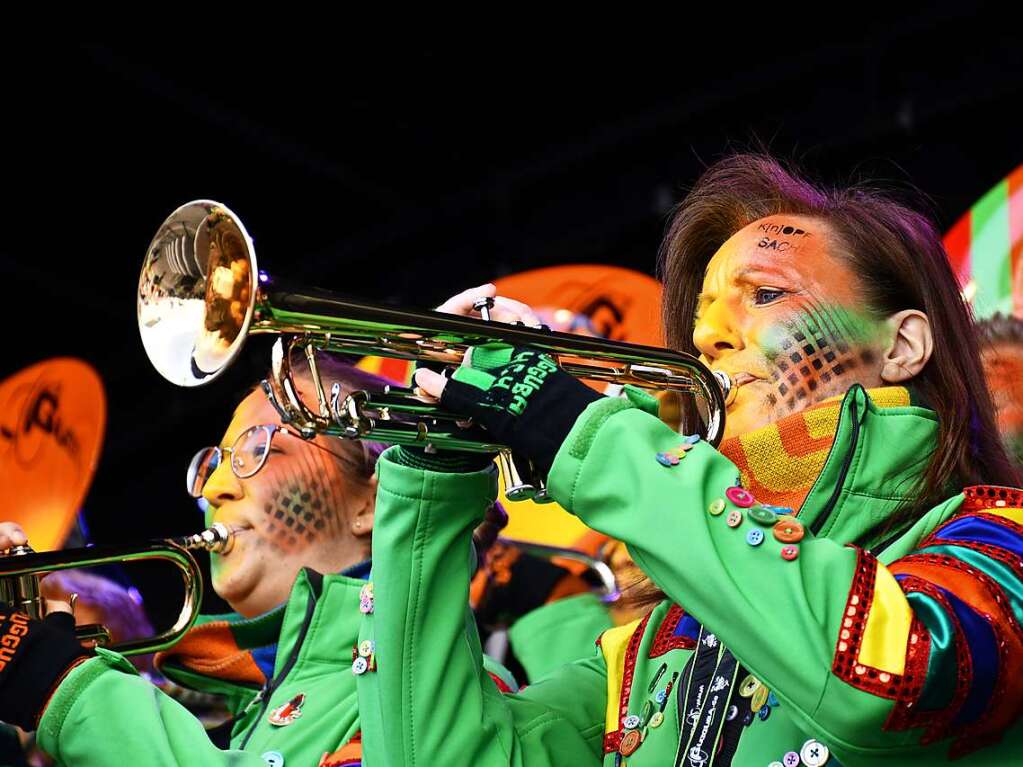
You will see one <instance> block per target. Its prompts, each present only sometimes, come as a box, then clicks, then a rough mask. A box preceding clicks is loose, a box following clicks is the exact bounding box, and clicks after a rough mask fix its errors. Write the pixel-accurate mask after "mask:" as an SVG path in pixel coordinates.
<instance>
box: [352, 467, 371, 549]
mask: <svg viewBox="0 0 1023 767" xmlns="http://www.w3.org/2000/svg"><path fill="white" fill-rule="evenodd" d="M376 505H377V475H376V474H374V475H373V476H372V477H370V478H369V480H368V481H367V482H366V483H365V485H364V486H363V489H362V492H360V493H359V500H358V508H357V509H355V510H354V511H353V513H352V514H351V516H350V517H349V518H348V531H349V532H350V533H351V534H352V536H353V537H354V538H358V539H359V540H361V541H365V543H366V545H367V546H368V545H369V541H370V539H371V537H372V535H373V512H374V510H375V509H376Z"/></svg>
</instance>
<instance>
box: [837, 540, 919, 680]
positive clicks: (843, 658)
mask: <svg viewBox="0 0 1023 767" xmlns="http://www.w3.org/2000/svg"><path fill="white" fill-rule="evenodd" d="M853 548H855V549H856V569H855V571H854V573H853V581H852V586H851V587H850V588H849V597H848V599H847V600H846V603H845V613H844V615H843V617H842V628H841V629H840V630H839V633H838V641H837V643H836V645H835V659H834V662H833V663H832V664H831V671H832V673H834V675H835V676H837V677H838V678H839V679H841V680H842V681H843V682H846V683H848V684H850V685H852V686H853V687H855V688H856V689H858V690H863V691H864V692H868V693H870V694H871V695H876V696H878V697H880V698H888V699H890V700H897V699H899V698H901V697H906V696H908V695H910V694H911V692H910V691H911V690H912V689H915V688H916V687H917V686H920V687H921V689H922V685H923V680H922V679H918V678H917V677H915V676H913V675H912V674H911V673H908V672H907V673H903V674H893V673H891V672H888V671H882V670H881V669H877V668H874V667H872V666H868V665H866V664H864V663H860V662H859V654H860V646H861V645H862V643H863V634H864V630H865V628H866V625H867V623H866V618H867V615H868V614H869V613H870V607H871V604H872V603H873V601H874V579H875V577H876V574H877V567H878V563H877V560H876V559H875V558H874V556H873V555H872V554H871V553H870V552H868V551H865V550H863V549H861V548H858V547H856V546H853ZM913 642H914V640H913V631H912V629H911V630H910V635H909V645H908V646H907V650H906V652H907V655H908V653H909V652H910V650H911V649H912V645H913ZM917 642H919V640H917ZM929 646H930V645H929V643H928V647H929ZM924 676H926V665H925V674H924Z"/></svg>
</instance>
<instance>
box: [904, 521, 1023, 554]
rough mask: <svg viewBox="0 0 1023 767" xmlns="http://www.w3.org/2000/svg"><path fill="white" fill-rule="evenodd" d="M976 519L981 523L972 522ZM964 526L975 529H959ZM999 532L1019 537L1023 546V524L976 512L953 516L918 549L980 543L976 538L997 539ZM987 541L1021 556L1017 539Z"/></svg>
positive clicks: (918, 546) (922, 542) (920, 544)
mask: <svg viewBox="0 0 1023 767" xmlns="http://www.w3.org/2000/svg"><path fill="white" fill-rule="evenodd" d="M974 520H976V521H977V523H979V524H976V525H974V524H972V523H973V521H974ZM985 525H994V526H995V527H994V528H993V529H992V528H990V527H985ZM962 527H967V528H969V527H972V528H973V529H972V530H967V531H965V532H960V531H959V529H960V528H962ZM999 532H1004V534H1005V535H1008V536H1015V537H1017V538H1019V544H1020V545H1021V546H1023V525H1019V524H1017V523H1015V522H1013V521H1012V520H1011V519H1006V518H1005V517H1001V516H998V515H997V514H989V513H986V512H975V513H971V514H959V515H957V516H955V517H952V519H950V520H948V521H947V522H945V523H944V524H943V525H941V526H940V527H938V528H937V529H935V530H934V532H933V533H931V534H930V535H928V536H927V537H926V538H924V539H923V540H922V541H921V542H920V543H918V544H917V549H924V548H927V547H928V546H938V545H942V544H949V543H951V544H954V545H956V546H960V545H964V544H966V543H975V542H977V543H979V542H980V541H979V540H976V539H981V538H988V539H997V536H998V533H999ZM986 543H987V545H990V546H998V547H999V548H1000V549H1002V550H1003V551H1007V552H1009V554H1010V555H1012V556H1014V557H1016V558H1017V559H1019V557H1020V552H1019V551H1016V550H1014V548H1013V545H1014V544H1015V543H1016V541H1013V540H1002V541H997V540H996V542H995V543H991V540H988V541H987V542H986Z"/></svg>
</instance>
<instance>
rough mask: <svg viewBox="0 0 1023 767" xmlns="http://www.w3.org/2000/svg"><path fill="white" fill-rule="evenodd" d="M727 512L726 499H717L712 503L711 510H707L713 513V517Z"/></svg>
mask: <svg viewBox="0 0 1023 767" xmlns="http://www.w3.org/2000/svg"><path fill="white" fill-rule="evenodd" d="M724 510H725V499H724V498H715V499H714V500H713V501H711V502H710V508H708V509H707V511H709V512H710V513H711V516H715V517H716V516H717V515H718V514H720V513H721V512H723V511H724Z"/></svg>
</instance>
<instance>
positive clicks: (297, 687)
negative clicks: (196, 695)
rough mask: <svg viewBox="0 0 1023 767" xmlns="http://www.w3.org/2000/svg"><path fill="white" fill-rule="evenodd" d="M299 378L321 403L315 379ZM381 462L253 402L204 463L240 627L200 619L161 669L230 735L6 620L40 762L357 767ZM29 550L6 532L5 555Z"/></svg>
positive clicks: (342, 378) (365, 382)
mask: <svg viewBox="0 0 1023 767" xmlns="http://www.w3.org/2000/svg"><path fill="white" fill-rule="evenodd" d="M319 369H320V371H321V373H322V374H323V375H324V378H325V379H326V381H327V386H328V387H329V386H330V384H331V383H333V382H335V381H336V382H338V383H340V384H341V386H342V389H343V390H344V391H351V390H353V389H369V390H378V389H380V388H381V386H382V385H383V383H384V381H383V379H379V378H377V377H375V376H372V375H369V374H367V373H364V372H362V371H360V370H358V369H356V368H353V367H350V366H348V365H344V364H341V363H339V362H337V361H336V360H334V359H331V358H328V357H326V356H323V357H321V358H320V359H319ZM295 370H296V374H297V376H298V379H299V389H300V394H302V395H303V396H309V395H311V396H312V400H313V401H314V400H315V395H314V394H313V393H312V386H311V382H310V381H309V380H307V379H303V377H302V374H303V372H304V371H307V368H306V367H305V366H304V365H302V364H298V363H296V365H295ZM380 450H381V447H380V446H379V445H376V444H373V443H366V442H357V441H351V442H343V441H341V440H337V439H333V438H329V437H322V436H318V437H315V438H313V439H311V440H305V439H302V438H301V437H300V436H298V435H297V434H296V433H295V432H294V431H293V430H291V429H290V428H288V427H286V426H283V425H282V424H281V423H280V420H279V417H278V415H277V412H276V411H275V410H274V409H273V407H271V405H270V404H269V403H268V402H267V400H266V397H265V396H264V395H263V393H262V391H260V390H258V389H256V390H254V391H252V392H251V393H250V394H249V395H248V396H247V397H245V399H243V400H242V402H241V403H240V404H239V405H238V407H237V408H236V409H235V411H234V416H233V418H232V420H231V423H230V425H229V426H228V428H227V431H226V432H225V434H224V437H223V440H222V441H221V443H220V445H219V446H217V447H208V448H203V449H202V450H200V451H199V452H198V453H197V454H196V455H195V457H194V458H193V460H192V462H191V465H190V466H189V467H188V475H187V484H188V490H189V492H190V493H191V494H192V495H193V496H195V497H197V498H203V499H205V501H206V506H207V511H206V517H207V519H206V521H207V523H208V524H212V523H213V522H221V523H223V524H225V525H227V526H228V527H230V528H231V529H232V530H233V531H234V539H235V541H234V545H233V547H232V548H231V549H230V551H229V552H228V553H226V554H212V555H211V560H212V576H213V578H212V579H213V588H214V590H215V591H216V592H217V593H218V594H219V595H220V596H221V597H223V598H224V599H225V600H226V601H227V602H228V603H229V604H230V605H231V607H232V608H233V609H234V610H235V611H236V614H233V615H214V616H202V617H201V618H200V619H199V622H198V624H197V625H196V626H195V627H193V628H192V629H191V631H190V632H189V633H188V634H187V635H186V636H185V638H184V639H183V640H182V641H181V642H180V643H178V644H177V645H176V646H175V647H174V648H173V649H171V650H170V651H168V652H165V653H162V654H161V655H159V656H158V657H157V664H158V666H159V668H160V670H161V671H162V672H163V673H164V674H165V675H166V676H167V677H168V678H170V679H171V680H172V681H175V682H177V683H178V684H180V685H182V686H185V687H189V688H193V689H197V690H201V691H210V692H216V693H220V694H222V695H224V696H225V697H226V700H227V703H228V705H229V707H230V709H231V710H232V712H233V717H232V719H231V720H230V721H229V722H228V723H227V724H226V725H225V726H224V727H221V728H218V730H216V731H211V733H210V734H209V735H207V733H206V732H205V731H204V730H203V728H202V725H201V724H200V722H199V720H197V719H196V718H194V717H193V716H192V715H191V714H189V712H188V711H186V710H185V709H184V708H183V707H181V706H180V705H179V704H178V703H177V702H176V701H174V700H172V699H171V698H169V697H167V696H165V695H163V694H162V693H160V692H159V691H158V690H156V689H155V688H154V687H153V686H152V685H151V684H150V683H148V682H146V681H144V680H143V679H141V678H139V677H137V676H134V675H133V674H134V671H133V668H132V667H131V666H130V664H128V663H127V661H125V660H124V659H123V658H121V657H120V656H117V655H115V654H113V653H108V652H106V651H102V650H101V651H99V655H100V657H98V658H92V657H91V654H87V653H86V651H84V650H82V648H81V647H80V646H79V645H78V644H77V643H76V642H75V640H74V637H73V634H72V633H71V631H70V629H71V626H72V621H71V620H70V616H69V615H67V613H65V612H60V611H59V610H58V611H57V612H51V614H50V615H49V616H48V617H47V618H46V620H44V621H40V622H27V621H22V620H21V619H20V618H19V617H18V614H17V613H14V612H11V611H8V610H3V611H0V646H2V647H3V648H10V649H11V650H12V657H10V658H6V659H5V660H4V661H2V662H0V719H3V720H5V721H8V722H11V723H14V724H18V725H19V726H21V727H22V728H23V729H27V730H32V729H36V728H38V734H37V737H38V742H39V744H40V745H41V747H42V748H43V749H44V750H45V751H46V752H47V753H49V754H51V755H52V756H53V757H54V758H55V759H56V760H57V762H58V763H59V764H67V765H75V767H88V765H103V766H104V767H108V766H109V765H117V764H131V765H132V767H140V766H141V765H149V764H191V765H228V764H230V765H233V766H238V767H243V766H244V765H252V767H265V765H277V766H278V767H279V766H280V765H284V764H285V760H287V762H288V763H289V764H309V765H320V766H321V767H328V766H336V765H356V764H359V762H360V759H361V743H360V736H359V717H358V706H357V703H356V692H355V678H356V675H358V674H365V673H373V670H374V667H375V658H374V651H373V646H372V643H368V644H367V643H363V644H359V642H358V639H357V634H358V626H359V622H360V620H361V619H362V617H363V615H364V613H366V612H368V611H371V610H372V609H373V598H372V593H371V592H370V591H369V589H368V587H367V584H366V581H365V578H366V576H367V575H368V573H369V569H370V540H371V537H372V531H373V511H374V503H375V497H376V479H375V477H374V465H375V463H376V459H377V456H378V455H379V453H380ZM25 542H26V541H25V535H24V532H23V531H21V530H20V528H18V527H17V526H16V525H13V524H10V523H6V524H0V549H6V548H9V547H10V546H14V545H20V544H23V543H25ZM52 607H53V606H51V609H52ZM40 716H41V718H40ZM221 749H224V750H221Z"/></svg>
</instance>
